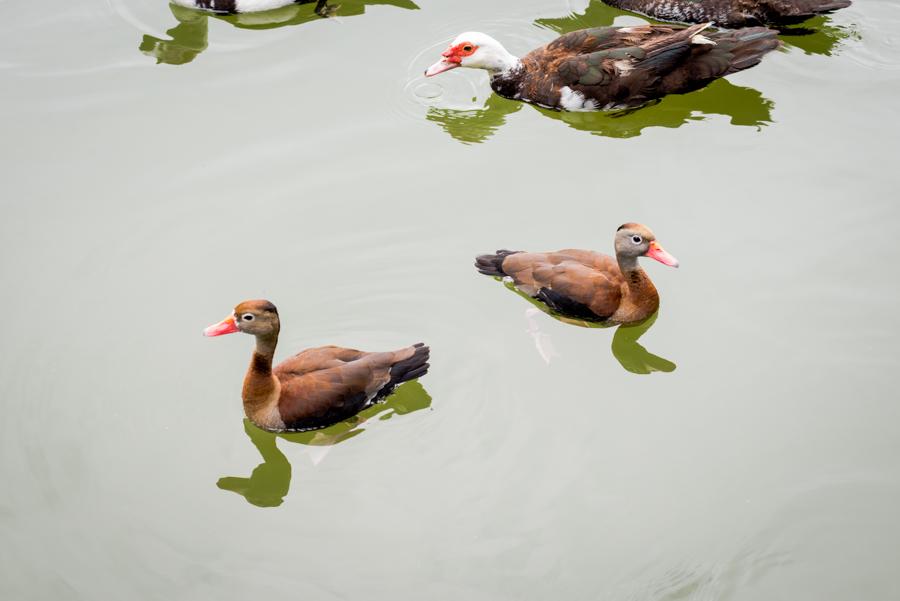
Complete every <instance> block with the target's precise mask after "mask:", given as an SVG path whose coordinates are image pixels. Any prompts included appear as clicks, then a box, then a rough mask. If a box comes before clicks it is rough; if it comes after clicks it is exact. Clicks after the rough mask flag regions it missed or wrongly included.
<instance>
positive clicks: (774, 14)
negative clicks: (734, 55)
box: [603, 0, 850, 27]
mask: <svg viewBox="0 0 900 601" xmlns="http://www.w3.org/2000/svg"><path fill="white" fill-rule="evenodd" d="M603 1H604V2H606V3H607V4H609V5H610V6H615V7H616V8H621V9H623V10H630V11H631V12H635V13H640V14H642V15H647V16H648V17H653V18H654V19H659V20H661V21H681V22H683V23H715V24H716V25H718V26H719V27H750V26H753V25H774V26H778V25H792V24H794V23H801V22H803V21H806V20H807V19H809V18H811V17H814V16H815V15H820V14H823V13H830V12H832V11H835V10H838V9H840V8H846V7H848V6H850V0H603Z"/></svg>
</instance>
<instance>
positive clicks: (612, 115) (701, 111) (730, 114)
mask: <svg viewBox="0 0 900 601" xmlns="http://www.w3.org/2000/svg"><path fill="white" fill-rule="evenodd" d="M522 106H523V103H521V102H517V101H514V100H508V99H506V98H502V97H500V96H497V95H496V94H494V95H492V96H490V97H488V99H487V100H486V101H485V103H484V108H482V109H476V110H452V109H442V108H437V107H430V108H429V109H428V113H427V114H426V116H425V117H426V119H428V120H429V121H433V122H435V123H438V124H439V125H440V126H441V127H442V128H443V129H444V131H446V132H447V133H448V134H450V135H451V136H453V137H454V138H455V139H457V140H459V141H460V142H464V143H467V144H472V143H480V142H484V141H485V140H487V139H488V138H490V137H491V136H492V135H494V133H495V132H496V130H497V129H498V128H499V127H501V126H502V125H503V124H504V123H505V122H506V118H507V116H508V115H510V114H512V113H515V112H516V111H518V110H520V109H521V108H522ZM528 106H531V105H528ZM774 106H775V104H774V103H773V102H772V101H771V100H769V99H768V98H765V97H764V96H763V95H762V94H761V93H760V92H758V91H756V90H754V89H753V88H747V87H743V86H736V85H734V84H732V83H730V82H729V81H728V80H726V79H719V80H716V81H714V82H713V83H711V84H710V85H708V86H706V87H705V88H703V89H701V90H697V91H696V92H691V93H690V94H673V95H671V96H666V97H665V98H663V99H661V100H660V101H658V102H656V103H653V104H650V105H645V106H643V107H640V108H637V109H631V110H627V111H613V112H585V113H574V112H562V111H552V110H549V109H544V108H540V107H535V106H531V108H533V109H535V110H537V111H539V112H541V113H542V114H543V115H545V116H547V117H549V118H551V119H556V120H557V121H562V122H563V123H565V124H566V125H568V126H569V127H571V128H573V129H578V130H581V131H586V132H589V133H591V134H594V135H597V136H606V137H610V138H631V137H634V136H639V135H641V132H643V131H644V129H646V128H648V127H669V128H675V127H681V126H682V125H684V124H685V123H688V122H689V121H703V120H704V119H706V118H707V117H708V116H710V115H723V116H725V117H727V118H728V119H729V121H730V122H731V124H732V125H741V126H747V127H756V128H761V127H763V126H765V125H768V124H769V123H771V122H772V109H773V108H774Z"/></svg>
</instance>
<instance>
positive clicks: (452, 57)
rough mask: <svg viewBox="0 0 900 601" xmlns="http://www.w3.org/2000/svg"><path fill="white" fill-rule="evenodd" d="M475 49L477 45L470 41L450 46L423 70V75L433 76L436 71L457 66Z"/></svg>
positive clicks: (441, 71)
mask: <svg viewBox="0 0 900 601" xmlns="http://www.w3.org/2000/svg"><path fill="white" fill-rule="evenodd" d="M476 50H478V46H476V45H475V44H473V43H471V42H460V43H459V44H457V45H455V46H450V47H449V48H447V49H446V50H444V51H443V52H442V53H441V57H442V58H441V60H439V61H438V62H436V63H435V64H433V65H431V66H430V67H428V68H427V69H426V70H425V77H433V76H435V75H437V74H438V73H443V72H444V71H449V70H450V69H455V68H457V67H459V66H460V64H461V63H462V59H464V58H465V57H467V56H471V55H472V54H474V53H475V51H476Z"/></svg>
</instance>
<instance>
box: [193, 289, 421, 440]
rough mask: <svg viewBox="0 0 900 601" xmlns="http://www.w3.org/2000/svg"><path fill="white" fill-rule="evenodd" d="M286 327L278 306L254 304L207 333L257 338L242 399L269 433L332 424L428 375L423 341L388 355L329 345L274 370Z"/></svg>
mask: <svg viewBox="0 0 900 601" xmlns="http://www.w3.org/2000/svg"><path fill="white" fill-rule="evenodd" d="M280 328H281V323H280V321H279V319H278V310H277V309H276V308H275V305H273V304H272V303H270V302H269V301H266V300H249V301H244V302H242V303H241V304H239V305H238V306H237V307H235V308H234V312H233V313H232V314H231V315H229V316H228V317H226V318H225V319H224V320H222V321H221V322H219V323H217V324H214V325H211V326H209V327H208V328H206V330H204V331H203V334H204V335H206V336H221V335H223V334H233V333H235V332H243V333H245V334H251V335H253V336H255V337H256V350H255V351H254V352H253V358H252V360H251V361H250V367H249V369H248V370H247V375H246V376H245V377H244V388H243V392H242V394H241V396H242V398H243V399H244V412H245V413H246V414H247V417H248V418H249V419H250V421H252V422H253V423H254V424H256V425H257V426H259V427H260V428H263V429H264V430H269V431H272V432H284V431H294V432H296V431H303V430H315V429H318V428H324V427H327V426H330V425H331V424H335V423H337V422H339V421H342V420H344V419H347V418H348V417H351V416H353V415H356V414H357V413H359V412H360V411H361V410H363V409H365V408H366V407H368V406H369V405H371V404H372V403H374V402H376V401H377V400H379V399H381V398H383V397H385V396H387V395H388V394H390V393H391V391H393V389H394V387H395V386H397V385H398V384H401V383H403V382H407V381H409V380H414V379H416V378H418V377H420V376H423V375H425V373H426V372H427V371H428V355H429V349H428V347H427V346H425V345H424V344H422V343H418V344H414V345H412V346H408V347H406V348H402V349H400V350H397V351H390V352H385V353H367V352H363V351H357V350H353V349H348V348H341V347H339V346H323V347H319V348H313V349H308V350H305V351H302V352H300V353H298V354H297V355H294V356H293V357H290V358H289V359H285V360H284V361H282V362H281V363H279V364H278V365H277V366H275V367H274V368H273V367H272V358H273V356H274V355H275V346H276V345H277V344H278V332H279V330H280Z"/></svg>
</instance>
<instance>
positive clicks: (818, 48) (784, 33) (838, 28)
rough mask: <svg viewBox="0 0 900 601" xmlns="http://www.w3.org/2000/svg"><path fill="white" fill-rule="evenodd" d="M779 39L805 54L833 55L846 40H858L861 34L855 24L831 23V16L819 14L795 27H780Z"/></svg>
mask: <svg viewBox="0 0 900 601" xmlns="http://www.w3.org/2000/svg"><path fill="white" fill-rule="evenodd" d="M780 38H781V41H782V42H784V44H785V46H789V47H790V46H793V47H796V48H799V49H800V50H802V51H803V52H805V53H806V54H820V55H823V56H833V55H834V54H836V53H837V51H838V50H839V49H840V47H841V46H842V44H843V42H844V41H846V40H860V39H862V36H861V35H860V34H859V30H858V29H857V28H856V26H855V25H852V24H851V25H832V24H831V17H830V16H828V15H819V16H817V17H813V18H812V19H809V20H808V21H806V22H805V23H803V24H802V25H800V26H797V27H784V28H782V29H781V36H780Z"/></svg>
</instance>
